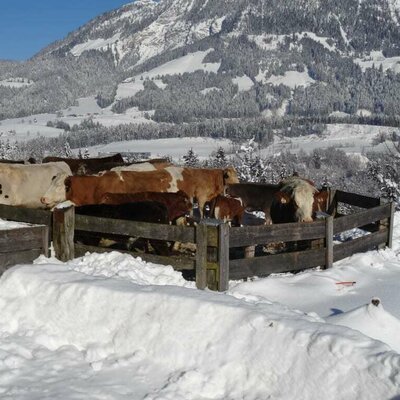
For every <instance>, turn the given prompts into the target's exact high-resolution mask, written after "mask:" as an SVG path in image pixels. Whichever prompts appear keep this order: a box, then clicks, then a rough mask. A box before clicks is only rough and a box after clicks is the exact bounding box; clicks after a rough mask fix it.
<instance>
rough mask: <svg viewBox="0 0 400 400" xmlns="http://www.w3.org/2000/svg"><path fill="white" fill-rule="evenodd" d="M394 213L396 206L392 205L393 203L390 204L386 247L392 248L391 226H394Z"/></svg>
mask: <svg viewBox="0 0 400 400" xmlns="http://www.w3.org/2000/svg"><path fill="white" fill-rule="evenodd" d="M395 211H396V205H395V204H394V201H392V202H391V203H390V217H389V221H388V224H389V226H388V229H389V232H388V239H387V243H386V244H387V246H388V247H390V248H392V247H393V225H394V212H395Z"/></svg>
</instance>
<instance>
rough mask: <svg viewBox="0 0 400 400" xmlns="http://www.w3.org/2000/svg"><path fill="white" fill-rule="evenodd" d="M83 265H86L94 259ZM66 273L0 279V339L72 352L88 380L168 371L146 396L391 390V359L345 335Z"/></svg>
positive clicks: (193, 296)
mask: <svg viewBox="0 0 400 400" xmlns="http://www.w3.org/2000/svg"><path fill="white" fill-rule="evenodd" d="M110 260H111V270H112V269H113V268H114V271H115V270H116V269H117V268H116V264H117V263H115V264H114V261H115V259H114V258H113V257H111V258H110ZM102 261H103V262H104V260H102ZM121 261H122V263H124V260H123V259H122V260H121ZM125 261H126V260H125ZM85 262H86V263H87V264H89V265H90V264H92V265H93V266H94V265H95V264H96V256H93V259H90V257H89V256H88V257H87V258H86V259H85ZM79 264H80V263H79V262H78V263H76V264H74V266H73V268H76V269H79V268H82V269H84V266H83V263H82V265H79ZM71 267H72V264H69V265H66V264H36V265H33V266H32V265H24V266H17V267H14V268H12V269H10V270H8V271H6V272H5V274H4V275H3V276H2V278H1V280H0V309H1V315H2V319H1V321H0V335H1V336H2V337H9V336H12V335H14V337H21V336H22V335H26V336H28V337H29V339H30V340H32V341H34V342H36V343H37V344H40V345H41V346H43V347H44V348H46V349H49V350H51V351H60V349H73V348H76V349H78V350H79V351H80V352H81V353H82V354H83V357H84V360H85V361H86V362H87V363H90V365H91V366H92V368H93V370H94V371H97V372H99V371H101V370H102V368H105V367H106V366H107V360H110V359H111V358H112V359H113V362H118V360H122V361H123V362H124V363H126V364H129V363H130V362H132V363H134V362H137V361H138V357H139V358H140V360H141V363H142V365H144V363H145V362H146V363H148V364H150V363H151V364H155V365H157V366H158V367H159V368H161V369H162V370H164V371H168V373H167V375H166V379H165V381H164V382H161V383H160V385H159V386H158V387H157V388H155V389H154V390H153V391H152V392H151V393H148V395H147V397H146V399H186V400H190V399H206V398H207V399H243V398H246V399H266V398H274V399H294V398H298V395H299V393H301V396H302V398H304V399H315V398H320V394H321V383H322V382H323V386H324V399H325V400H329V399H335V400H337V399H350V398H354V399H355V398H363V399H366V398H370V399H377V398H391V397H393V396H394V395H396V394H398V388H399V385H400V355H399V354H396V353H394V352H390V351H387V350H388V347H387V346H386V345H384V344H382V343H380V342H377V341H374V340H372V339H369V338H368V337H366V336H364V335H361V334H359V333H358V332H356V331H354V330H350V329H348V328H346V327H341V326H335V325H331V324H326V323H323V322H320V321H321V320H320V319H319V318H316V317H312V316H309V315H305V314H303V313H301V312H296V311H292V310H290V309H287V308H285V307H283V306H281V305H279V304H277V303H268V302H264V303H252V302H248V301H247V302H246V301H243V300H239V299H235V298H233V297H231V296H227V295H223V294H218V293H211V292H207V291H199V290H192V289H188V288H182V287H176V286H154V285H153V286H150V285H146V286H144V285H137V284H135V283H133V281H128V280H126V279H118V276H116V277H114V276H110V275H112V273H110V274H107V273H105V272H104V271H103V272H101V273H99V274H98V276H92V275H90V274H85V273H81V272H76V271H71ZM88 268H89V269H90V268H91V267H90V266H89V267H88ZM121 270H124V268H121ZM121 270H118V271H117V272H118V274H119V273H121ZM125 270H129V268H126V267H125ZM86 272H88V273H89V272H92V271H89V270H88V271H86ZM0 357H1V354H0ZM29 357H31V355H29V354H28V355H27V357H26V358H27V359H29ZM130 360H134V361H130ZM122 361H121V362H122ZM24 362H25V361H24V360H21V363H24ZM26 362H27V361H26ZM327 382H330V383H327ZM334 382H338V383H339V382H340V384H334ZM75 385H76V384H75ZM71 398H72V397H71Z"/></svg>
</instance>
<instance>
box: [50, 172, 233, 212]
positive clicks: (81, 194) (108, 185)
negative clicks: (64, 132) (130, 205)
mask: <svg viewBox="0 0 400 400" xmlns="http://www.w3.org/2000/svg"><path fill="white" fill-rule="evenodd" d="M237 181H238V179H237V174H236V171H235V170H234V169H233V168H226V169H196V168H184V167H167V168H165V169H162V170H156V171H143V172H134V171H120V172H118V173H117V172H114V171H109V172H106V173H105V174H104V175H99V176H97V175H90V176H88V175H84V176H72V177H70V178H68V179H67V180H66V182H65V187H66V198H65V199H64V200H70V201H72V202H73V203H75V204H76V205H84V204H99V203H100V201H101V198H102V196H103V195H104V194H105V193H138V192H177V191H179V190H182V191H183V192H184V193H186V194H187V195H188V196H189V198H190V200H191V203H192V204H193V199H194V198H196V199H197V201H198V203H199V209H200V213H201V215H202V214H203V207H204V204H205V203H206V202H207V201H210V200H211V199H212V198H214V197H215V196H217V195H218V194H222V193H224V190H225V186H226V184H227V183H230V182H237ZM52 189H53V190H58V188H56V187H53V188H51V189H49V190H48V192H47V193H46V195H45V196H44V197H43V202H44V204H46V203H49V202H51V201H52Z"/></svg>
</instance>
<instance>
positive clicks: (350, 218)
mask: <svg viewBox="0 0 400 400" xmlns="http://www.w3.org/2000/svg"><path fill="white" fill-rule="evenodd" d="M389 215H390V204H384V205H382V206H378V207H374V208H371V209H369V210H365V211H360V212H358V213H356V214H350V215H346V216H344V217H340V218H335V219H334V221H333V233H334V234H336V233H339V232H344V231H347V230H349V229H353V228H358V227H361V226H363V225H368V224H370V223H371V222H375V221H378V220H381V219H384V218H387V217H389Z"/></svg>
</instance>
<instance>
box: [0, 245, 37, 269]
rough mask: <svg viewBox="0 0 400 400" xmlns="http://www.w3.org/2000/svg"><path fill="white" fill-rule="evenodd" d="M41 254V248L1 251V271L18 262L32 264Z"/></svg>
mask: <svg viewBox="0 0 400 400" xmlns="http://www.w3.org/2000/svg"><path fill="white" fill-rule="evenodd" d="M41 254H42V250H41V249H33V250H23V251H18V252H17V253H0V271H1V272H4V270H6V269H7V268H9V267H11V266H13V265H16V264H31V263H32V261H33V260H34V259H35V258H38V257H39V256H40V255H41Z"/></svg>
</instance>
